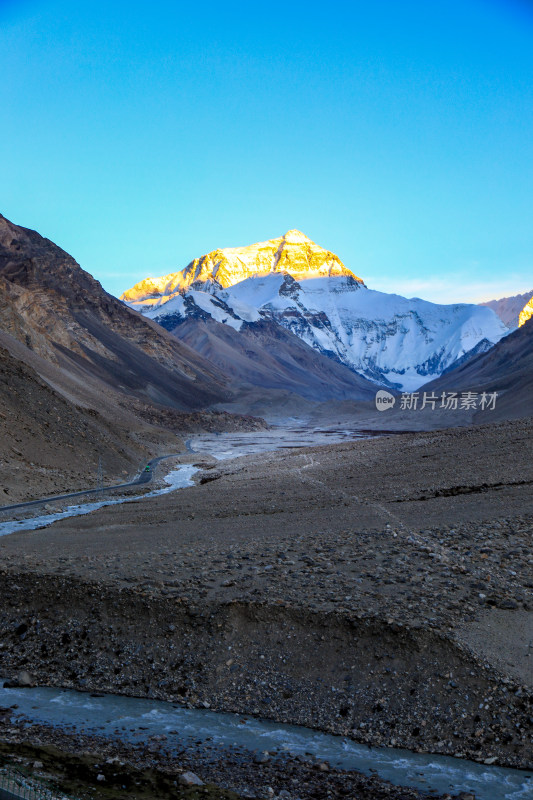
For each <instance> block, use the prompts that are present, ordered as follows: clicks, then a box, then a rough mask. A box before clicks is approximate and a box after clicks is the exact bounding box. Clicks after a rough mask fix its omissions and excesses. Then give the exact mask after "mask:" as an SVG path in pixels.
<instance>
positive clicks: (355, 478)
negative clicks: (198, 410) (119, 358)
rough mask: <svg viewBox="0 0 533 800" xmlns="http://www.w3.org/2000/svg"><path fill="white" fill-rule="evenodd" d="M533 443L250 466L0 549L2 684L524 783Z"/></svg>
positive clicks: (397, 440) (295, 458) (505, 438)
mask: <svg viewBox="0 0 533 800" xmlns="http://www.w3.org/2000/svg"><path fill="white" fill-rule="evenodd" d="M532 427H533V426H532V423H531V421H523V422H519V423H512V424H510V423H505V424H502V425H495V426H486V427H485V428H476V429H464V430H450V431H443V432H433V433H430V434H429V433H417V434H407V435H403V436H402V437H394V436H390V437H385V438H383V439H377V440H368V441H364V440H363V441H358V442H349V443H343V444H340V445H331V446H327V447H320V448H309V449H305V450H304V449H302V450H290V451H283V452H277V453H268V454H263V455H261V456H248V457H245V458H241V459H238V460H236V461H232V462H230V461H227V462H223V463H219V464H217V465H215V466H214V467H213V468H212V469H205V470H204V472H202V473H199V475H198V482H197V485H196V486H194V487H191V488H189V489H185V490H180V492H178V493H175V494H173V495H167V496H161V497H159V498H153V499H151V500H143V499H139V500H138V501H134V502H132V503H129V504H128V505H126V506H115V507H110V508H107V509H102V510H101V511H99V512H96V513H94V514H91V515H89V516H87V517H83V518H79V519H75V520H65V521H63V522H61V523H59V524H56V525H54V526H53V527H52V528H49V529H47V530H45V531H42V532H39V531H36V532H34V533H32V534H31V535H26V536H25V535H24V534H14V535H12V536H8V537H4V538H3V539H2V540H0V564H1V573H0V577H1V582H0V595H1V596H0V602H1V607H2V615H1V618H0V645H1V649H0V659H1V665H2V669H3V671H4V672H5V674H6V677H11V676H12V675H13V674H15V673H16V672H18V671H19V670H20V669H27V670H28V671H30V672H31V673H33V674H34V675H35V677H36V680H37V681H38V682H39V683H49V684H53V685H61V686H73V687H76V688H85V689H91V690H92V689H95V690H99V691H109V692H114V693H124V694H133V695H140V696H149V697H159V698H162V699H172V700H173V701H175V702H179V703H183V704H189V705H191V706H199V707H202V706H203V707H206V706H209V707H211V708H213V709H216V710H231V711H236V712H238V713H247V714H256V715H261V716H264V717H268V718H270V719H275V720H279V721H284V722H294V723H298V724H303V725H306V726H309V727H314V728H319V729H322V730H325V731H329V732H336V733H342V734H345V735H348V736H350V737H352V738H353V739H355V740H357V741H359V742H365V743H371V744H376V745H389V746H393V747H394V746H396V747H406V748H409V749H412V750H425V751H430V752H436V753H444V754H450V755H456V756H463V757H465V756H466V757H469V758H471V759H474V760H477V761H481V762H487V763H489V764H492V763H497V764H502V765H509V766H517V767H531V765H532V764H531V752H532V741H531V731H532V727H531V718H532V716H533V711H532V687H533V612H532V608H533V599H532V588H533V559H532V557H531V554H530V546H531V533H532V529H533V526H532V523H531V515H532V513H533V497H532V495H531V485H532V484H533V467H532V465H531V462H530V459H529V458H528V453H529V447H528V442H529V441H530V440H531V434H532V433H533V430H532ZM208 466H209V465H208ZM8 673H9V674H8Z"/></svg>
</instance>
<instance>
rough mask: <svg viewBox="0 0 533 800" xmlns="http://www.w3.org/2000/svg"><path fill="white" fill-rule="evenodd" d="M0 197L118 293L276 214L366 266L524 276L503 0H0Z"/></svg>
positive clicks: (532, 176) (527, 33)
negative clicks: (172, 0)
mask: <svg viewBox="0 0 533 800" xmlns="http://www.w3.org/2000/svg"><path fill="white" fill-rule="evenodd" d="M0 75H1V76H2V77H1V80H0V109H1V112H0V113H1V125H0V154H1V163H2V171H1V176H2V177H1V194H0V211H1V212H2V213H3V214H4V215H5V216H7V217H8V218H10V219H11V220H13V221H14V222H16V223H19V224H21V225H25V226H27V227H32V228H36V229H37V230H39V232H40V233H42V234H43V235H45V236H48V237H49V238H51V239H53V240H54V241H55V242H56V243H58V244H59V245H61V246H62V247H64V248H65V249H66V250H68V251H69V252H70V253H72V255H74V257H75V258H76V259H77V261H79V263H80V264H81V265H82V266H83V267H84V268H85V269H87V270H89V271H90V272H91V273H93V274H94V275H95V276H96V277H97V278H98V279H99V280H100V281H101V282H102V283H103V285H104V287H105V288H106V289H108V290H109V291H111V292H113V293H115V294H118V293H120V292H121V291H122V290H124V289H126V288H128V287H129V286H131V285H132V284H133V283H135V282H136V281H137V280H140V279H141V278H143V277H145V276H147V275H159V274H165V273H167V272H171V271H175V270H177V269H181V268H183V267H184V266H185V265H186V264H187V263H188V262H189V261H190V260H191V259H192V258H193V257H195V256H198V255H202V254H203V253H206V252H208V251H210V250H212V249H214V248H215V247H228V246H237V245H241V244H249V243H251V242H254V241H259V240H262V239H268V238H272V237H274V236H279V235H281V234H282V233H284V232H285V231H286V230H288V229H289V228H298V229H300V230H302V231H304V232H305V233H306V234H307V235H308V236H310V237H311V238H312V239H314V240H315V241H317V242H318V243H319V244H321V245H323V246H325V247H328V248H329V249H330V250H333V251H335V252H336V253H337V254H338V255H339V256H340V257H341V258H342V259H343V261H344V262H345V263H346V264H347V266H349V267H350V268H351V269H353V270H354V271H355V272H356V273H357V274H359V275H360V276H361V277H362V278H363V279H364V280H365V281H366V282H367V284H368V285H370V286H371V287H373V288H379V289H383V290H388V291H397V292H401V293H404V294H407V295H415V294H416V295H418V296H421V297H425V298H427V299H430V300H436V301H443V302H452V301H456V300H463V299H465V300H476V299H482V298H483V299H487V298H490V297H498V296H502V295H505V294H514V293H517V292H518V291H524V290H526V289H532V288H533V269H532V267H533V5H532V3H531V2H525V0H505V2H503V1H500V0H418V1H417V2H413V1H412V0H381V1H380V0H375V2H371V0H366V2H359V0H352V2H337V0H328V1H327V2H326V0H321V1H320V2H314V0H306V2H291V1H290V0H285V2H278V0H269V2H265V3H261V2H259V3H252V2H250V0H246V2H235V0H223V2H210V0H204V2H196V3H195V2H190V0H188V2H180V0H177V1H176V0H175V1H174V2H165V1H164V0H152V2H142V3H141V2H136V0H128V2H122V1H121V0H119V1H118V2H113V0H106V2H102V1H101V0H91V2H87V0H77V1H76V2H72V1H71V0H0Z"/></svg>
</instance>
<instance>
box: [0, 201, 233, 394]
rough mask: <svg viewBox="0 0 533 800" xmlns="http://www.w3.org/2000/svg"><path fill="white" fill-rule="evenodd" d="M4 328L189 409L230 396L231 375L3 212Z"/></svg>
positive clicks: (117, 384) (96, 376) (42, 349)
mask: <svg viewBox="0 0 533 800" xmlns="http://www.w3.org/2000/svg"><path fill="white" fill-rule="evenodd" d="M0 329H2V330H4V331H6V332H7V333H9V334H11V335H12V336H14V337H15V338H17V339H18V340H19V341H21V342H22V343H24V344H25V345H26V346H27V347H28V348H29V349H31V350H32V351H34V352H35V353H37V354H38V355H40V356H41V357H43V358H44V359H46V360H47V361H49V362H51V363H53V364H55V365H57V366H58V367H60V368H61V369H64V370H66V371H67V372H68V373H70V374H76V375H77V376H78V377H79V379H80V380H89V381H94V380H99V381H101V382H103V383H104V384H106V385H107V386H109V387H112V388H113V389H119V390H120V391H122V392H123V393H124V394H127V395H129V396H134V397H136V398H139V399H141V400H143V401H148V402H157V403H161V404H163V405H168V406H171V407H174V408H177V409H181V410H189V409H195V408H199V407H202V406H206V405H207V404H209V403H211V402H213V401H216V400H220V399H223V398H225V397H226V396H227V394H228V390H227V388H226V386H225V381H224V376H223V375H221V374H220V373H217V372H216V371H215V370H214V369H213V368H212V367H211V366H210V365H209V364H208V363H206V362H204V361H202V359H201V358H200V357H199V356H198V354H196V353H194V352H193V351H192V350H190V349H189V348H188V347H187V346H186V345H184V344H182V343H181V342H179V341H177V340H176V338H175V337H172V336H169V335H168V334H167V333H166V332H165V331H164V330H162V329H161V328H160V327H158V326H157V325H154V324H153V323H151V322H150V320H148V319H146V318H143V317H141V316H140V315H138V314H136V313H135V312H134V311H132V310H131V309H129V308H127V307H126V306H125V305H124V304H123V303H121V302H119V301H118V300H117V299H116V298H114V297H112V296H111V295H109V294H108V293H107V292H105V291H104V290H103V289H102V287H101V285H100V284H99V283H98V281H96V280H95V279H94V278H93V277H92V276H91V275H89V274H88V273H87V272H85V271H84V270H82V269H81V267H79V265H78V264H77V263H76V262H75V261H74V259H73V258H72V257H71V256H70V255H68V253H66V252H65V251H63V250H61V248H59V247H57V245H55V244H54V243H53V242H51V241H49V240H48V239H45V238H43V237H42V236H40V235H39V234H38V233H36V232H35V231H31V230H28V229H27V228H22V227H20V226H18V225H13V224H12V223H11V222H9V221H8V220H7V219H5V218H4V217H2V216H0Z"/></svg>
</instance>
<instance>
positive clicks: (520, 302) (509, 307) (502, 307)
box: [480, 289, 533, 330]
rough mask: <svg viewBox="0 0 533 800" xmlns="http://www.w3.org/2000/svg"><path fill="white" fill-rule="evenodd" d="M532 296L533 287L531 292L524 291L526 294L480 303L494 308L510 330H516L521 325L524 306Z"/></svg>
mask: <svg viewBox="0 0 533 800" xmlns="http://www.w3.org/2000/svg"><path fill="white" fill-rule="evenodd" d="M532 297H533V289H532V290H531V291H530V292H524V294H516V295H513V297H500V299H499V300H487V302H485V303H480V305H481V306H487V307H488V308H492V310H493V311H495V312H496V314H497V315H498V316H499V318H500V319H501V321H502V322H503V324H504V325H507V327H508V328H510V330H514V329H515V328H517V327H518V325H519V318H520V314H521V313H522V310H523V308H524V306H525V305H526V304H527V303H528V302H529V301H530V300H531V298H532Z"/></svg>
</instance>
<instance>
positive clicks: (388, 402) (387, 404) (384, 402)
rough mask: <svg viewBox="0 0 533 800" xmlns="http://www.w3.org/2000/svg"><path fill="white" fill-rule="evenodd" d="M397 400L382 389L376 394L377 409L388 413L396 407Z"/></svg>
mask: <svg viewBox="0 0 533 800" xmlns="http://www.w3.org/2000/svg"><path fill="white" fill-rule="evenodd" d="M395 402H396V398H395V397H394V395H393V394H391V393H390V392H386V391H385V390H384V389H380V390H379V392H377V394H376V408H377V410H378V411H388V410H389V408H392V407H393V406H394V403H395Z"/></svg>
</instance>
